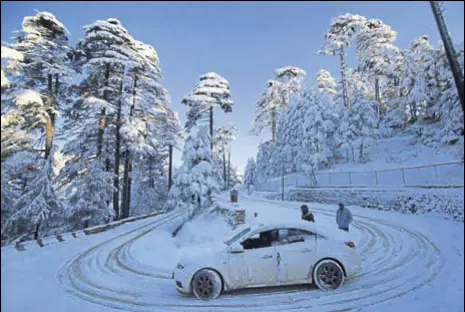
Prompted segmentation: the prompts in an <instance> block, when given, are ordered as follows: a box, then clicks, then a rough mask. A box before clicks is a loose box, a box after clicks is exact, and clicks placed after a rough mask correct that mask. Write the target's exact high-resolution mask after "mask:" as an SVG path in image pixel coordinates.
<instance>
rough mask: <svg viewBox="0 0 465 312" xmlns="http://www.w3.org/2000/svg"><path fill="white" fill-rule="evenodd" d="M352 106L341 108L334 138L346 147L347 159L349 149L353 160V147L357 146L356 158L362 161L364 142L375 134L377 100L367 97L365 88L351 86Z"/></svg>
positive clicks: (348, 157)
mask: <svg viewBox="0 0 465 312" xmlns="http://www.w3.org/2000/svg"><path fill="white" fill-rule="evenodd" d="M353 94H354V98H353V106H352V108H351V109H343V110H342V111H341V115H340V118H339V127H338V129H337V132H336V139H337V140H338V141H339V143H340V144H342V147H345V148H346V149H347V160H349V159H350V156H349V152H348V151H349V149H350V150H351V152H352V161H355V155H354V148H356V147H358V148H359V155H358V160H359V161H360V162H363V161H364V151H363V148H364V144H365V142H366V141H368V140H370V139H373V138H375V137H376V136H377V134H378V130H377V125H378V119H377V114H376V105H377V102H376V101H374V100H370V99H367V96H366V95H365V94H366V90H365V89H364V87H363V86H362V87H361V88H357V87H354V88H353Z"/></svg>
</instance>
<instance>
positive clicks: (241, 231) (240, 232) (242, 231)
mask: <svg viewBox="0 0 465 312" xmlns="http://www.w3.org/2000/svg"><path fill="white" fill-rule="evenodd" d="M249 231H250V228H249V227H246V228H241V229H238V230H236V231H234V232H233V233H232V234H231V235H230V236H229V238H228V239H226V240H225V241H224V243H225V244H226V245H228V246H230V245H231V244H232V243H234V242H235V241H236V240H237V239H238V238H239V237H242V236H243V235H244V234H245V233H247V232H249Z"/></svg>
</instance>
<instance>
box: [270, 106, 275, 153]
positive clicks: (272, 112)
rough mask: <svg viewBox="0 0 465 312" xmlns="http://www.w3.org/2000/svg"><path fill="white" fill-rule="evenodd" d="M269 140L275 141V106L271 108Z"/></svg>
mask: <svg viewBox="0 0 465 312" xmlns="http://www.w3.org/2000/svg"><path fill="white" fill-rule="evenodd" d="M271 140H272V142H273V144H274V143H276V108H274V107H273V108H272V109H271Z"/></svg>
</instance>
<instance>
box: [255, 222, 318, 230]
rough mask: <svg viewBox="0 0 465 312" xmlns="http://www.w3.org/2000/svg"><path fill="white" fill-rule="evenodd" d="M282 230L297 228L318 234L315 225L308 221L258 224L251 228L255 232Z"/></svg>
mask: <svg viewBox="0 0 465 312" xmlns="http://www.w3.org/2000/svg"><path fill="white" fill-rule="evenodd" d="M282 228H296V229H302V230H308V231H313V232H318V230H317V228H316V227H315V224H314V223H310V222H308V221H286V222H273V223H267V224H263V223H261V224H258V225H254V226H251V229H252V231H255V230H260V231H263V230H268V229H269V230H271V229H282Z"/></svg>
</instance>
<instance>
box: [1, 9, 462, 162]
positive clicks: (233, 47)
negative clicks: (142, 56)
mask: <svg viewBox="0 0 465 312" xmlns="http://www.w3.org/2000/svg"><path fill="white" fill-rule="evenodd" d="M34 9H37V10H41V11H48V12H51V13H53V14H54V15H56V16H57V18H58V19H59V20H61V21H62V22H63V23H64V24H65V25H66V27H67V28H68V29H69V31H70V32H71V34H72V37H71V42H72V43H73V44H74V43H75V42H76V41H77V40H79V39H81V38H82V37H83V30H82V27H83V26H84V25H87V24H90V23H92V22H94V21H95V20H98V19H106V18H109V17H114V18H117V19H119V20H120V21H121V22H122V23H123V25H124V26H125V27H126V28H127V29H128V30H129V32H130V33H131V35H132V36H133V37H135V38H136V39H138V40H141V41H143V42H145V43H149V44H151V45H153V46H154V47H155V49H156V50H157V52H158V54H159V57H160V60H161V68H162V70H163V74H164V81H163V84H164V85H165V87H166V88H167V89H168V91H169V93H170V95H171V98H172V103H171V107H172V108H173V109H174V110H176V111H177V112H179V115H180V118H181V120H182V121H183V122H184V120H185V112H186V109H185V107H184V106H183V105H181V104H180V101H181V98H182V97H183V96H184V95H185V94H186V93H188V92H189V91H190V90H191V89H192V88H193V87H194V86H195V84H196V83H197V82H198V79H199V77H200V76H201V75H202V74H205V73H207V72H211V71H213V72H217V73H218V74H220V75H222V76H223V77H225V78H226V79H228V81H229V82H230V85H231V91H232V94H233V100H234V102H235V107H234V109H233V112H232V113H229V114H224V113H223V112H221V111H219V110H218V111H217V112H216V123H217V124H223V123H227V122H234V123H235V124H236V125H237V126H238V127H239V130H240V132H239V135H238V139H237V141H236V142H235V143H234V144H233V146H232V154H231V160H232V162H233V164H235V165H238V166H239V167H241V168H243V167H244V166H245V164H246V162H247V158H248V157H251V156H254V155H256V153H257V145H258V143H259V142H260V140H264V139H268V138H269V133H268V131H266V132H265V133H264V134H263V135H262V136H261V137H256V136H250V135H248V132H249V130H250V125H251V122H252V120H253V113H254V108H255V103H256V102H257V100H258V98H259V96H260V94H261V92H262V90H263V88H264V86H265V83H266V81H267V80H268V79H270V78H271V77H272V75H273V72H274V70H275V69H276V68H279V67H282V66H288V65H292V66H298V67H301V68H303V69H305V70H306V71H307V77H308V81H310V82H313V81H314V76H315V73H316V72H317V71H318V70H319V69H321V68H323V69H326V70H329V71H330V72H331V73H332V74H333V76H335V77H338V76H339V74H338V72H339V70H338V60H337V58H335V57H330V56H320V55H317V54H316V51H317V50H318V49H319V48H320V47H321V45H322V44H323V34H324V31H325V29H326V27H327V26H328V24H329V22H330V20H331V18H333V17H337V16H338V15H341V14H344V13H346V12H350V13H357V14H360V15H363V16H365V17H367V18H379V19H381V20H382V21H383V22H384V23H386V24H389V25H391V27H392V28H393V30H395V31H397V32H398V36H397V41H396V44H397V45H398V46H399V47H400V48H407V47H408V45H409V43H410V42H411V41H412V40H414V39H416V38H418V37H419V36H420V35H422V34H426V35H429V36H430V38H431V40H432V42H433V43H435V44H436V43H437V42H438V41H439V40H440V38H439V34H438V31H437V28H436V24H435V21H434V18H433V15H432V13H431V8H430V6H429V3H428V1H419V2H413V1H398V2H395V1H392V2H389V1H385V2H383V1H367V2H361V1H350V2H342V1H336V2H138V1H131V2H129V1H127V2H119V1H112V2H99V1H95V2H77V1H76V2H65V1H61V2H51V1H50V2H47V1H40V2H16V1H12V2H5V1H2V2H1V18H2V21H1V26H2V27H1V39H2V42H4V41H8V40H9V38H10V36H11V32H12V31H13V30H15V29H19V28H20V24H21V21H22V18H23V17H24V16H27V15H33V14H34ZM445 9H446V12H445V16H446V19H447V25H448V27H449V31H450V33H451V35H452V37H453V40H454V41H456V42H462V41H463V40H464V39H463V38H464V30H463V28H464V4H463V1H454V2H446V3H445ZM349 53H350V55H349V57H348V58H349V65H352V66H355V56H354V53H353V51H349ZM179 155H180V154H179V153H177V154H176V155H175V158H176V159H177V161H179Z"/></svg>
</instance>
